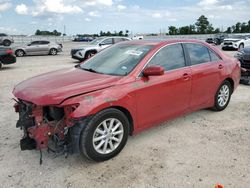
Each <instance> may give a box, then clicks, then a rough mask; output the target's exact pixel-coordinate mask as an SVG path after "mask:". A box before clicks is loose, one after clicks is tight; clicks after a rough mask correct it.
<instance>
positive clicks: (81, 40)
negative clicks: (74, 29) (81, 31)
mask: <svg viewBox="0 0 250 188" xmlns="http://www.w3.org/2000/svg"><path fill="white" fill-rule="evenodd" d="M92 40H94V38H93V37H83V36H76V37H75V38H74V40H73V41H74V42H91V41H92Z"/></svg>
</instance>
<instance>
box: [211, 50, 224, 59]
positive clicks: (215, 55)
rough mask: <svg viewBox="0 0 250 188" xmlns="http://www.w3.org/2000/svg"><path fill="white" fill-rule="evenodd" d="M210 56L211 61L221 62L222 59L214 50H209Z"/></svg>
mask: <svg viewBox="0 0 250 188" xmlns="http://www.w3.org/2000/svg"><path fill="white" fill-rule="evenodd" d="M209 54H210V57H211V61H221V57H220V56H218V55H217V54H216V53H215V52H213V51H212V50H209Z"/></svg>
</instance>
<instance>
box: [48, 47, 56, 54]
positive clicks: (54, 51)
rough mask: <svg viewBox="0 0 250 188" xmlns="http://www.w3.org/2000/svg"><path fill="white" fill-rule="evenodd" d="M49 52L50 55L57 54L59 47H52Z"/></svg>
mask: <svg viewBox="0 0 250 188" xmlns="http://www.w3.org/2000/svg"><path fill="white" fill-rule="evenodd" d="M49 54H50V55H56V54H57V49H55V48H52V49H50V51H49Z"/></svg>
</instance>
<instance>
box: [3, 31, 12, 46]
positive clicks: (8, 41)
mask: <svg viewBox="0 0 250 188" xmlns="http://www.w3.org/2000/svg"><path fill="white" fill-rule="evenodd" d="M12 43H14V40H13V38H12V37H10V36H9V35H7V34H5V33H0V45H3V46H10V45H11V44H12Z"/></svg>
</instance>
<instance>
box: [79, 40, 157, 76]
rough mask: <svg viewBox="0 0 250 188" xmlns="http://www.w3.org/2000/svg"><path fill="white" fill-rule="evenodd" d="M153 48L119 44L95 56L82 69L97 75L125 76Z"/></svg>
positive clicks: (82, 65)
mask: <svg viewBox="0 0 250 188" xmlns="http://www.w3.org/2000/svg"><path fill="white" fill-rule="evenodd" d="M152 48H153V46H151V45H147V46H145V45H131V44H130V45H129V44H118V45H115V46H112V47H110V48H108V49H106V50H104V51H102V52H101V53H99V54H97V55H95V56H93V57H92V58H91V59H89V60H88V61H87V62H85V63H83V64H81V65H80V67H81V68H82V69H84V70H87V71H91V72H96V73H101V74H109V75H118V76H125V75H127V74H129V73H130V72H131V71H132V70H133V69H134V68H135V67H136V66H137V64H138V63H139V62H140V61H141V60H142V59H143V58H144V57H145V55H146V54H147V53H148V52H149V51H150V50H151V49H152Z"/></svg>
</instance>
